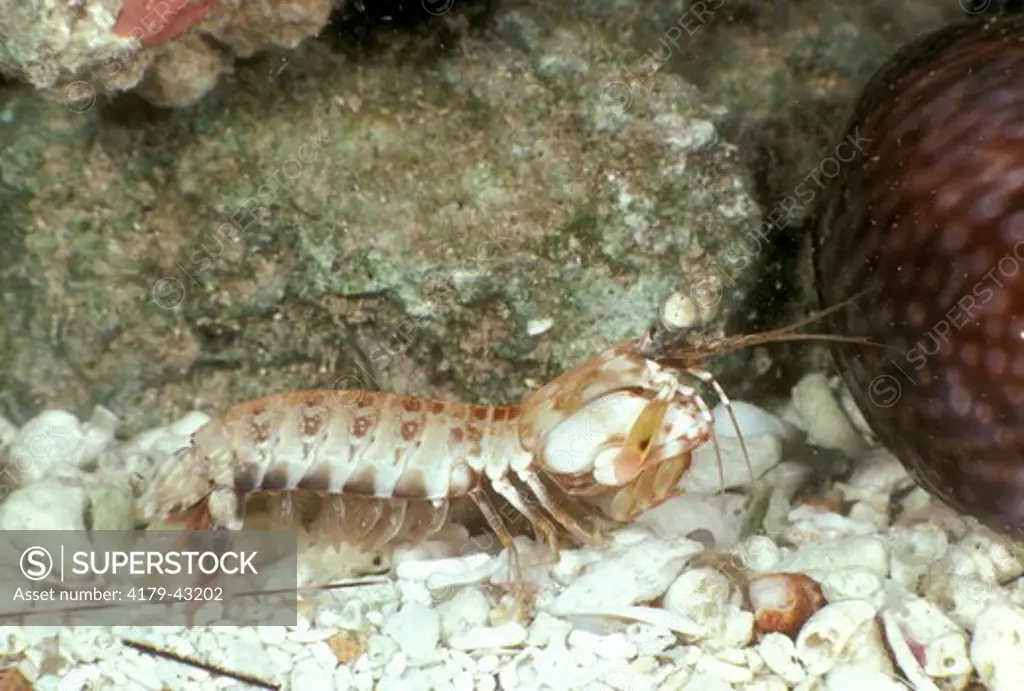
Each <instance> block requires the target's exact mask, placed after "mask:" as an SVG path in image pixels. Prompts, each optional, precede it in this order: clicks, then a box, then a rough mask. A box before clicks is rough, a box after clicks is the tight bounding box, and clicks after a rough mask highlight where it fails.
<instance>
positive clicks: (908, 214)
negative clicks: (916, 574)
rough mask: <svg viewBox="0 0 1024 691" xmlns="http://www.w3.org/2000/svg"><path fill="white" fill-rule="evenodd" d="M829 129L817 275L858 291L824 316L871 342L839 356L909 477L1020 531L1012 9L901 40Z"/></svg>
mask: <svg viewBox="0 0 1024 691" xmlns="http://www.w3.org/2000/svg"><path fill="white" fill-rule="evenodd" d="M839 141H840V142H843V141H846V142H852V141H856V142H857V144H858V147H856V148H857V151H856V154H857V155H856V156H854V157H853V159H852V160H849V161H845V162H843V163H842V165H841V167H840V170H839V171H838V173H837V174H836V175H835V176H834V177H833V178H832V179H831V180H829V181H828V183H827V184H826V186H825V190H824V191H823V193H822V195H821V198H820V207H819V209H818V215H817V218H816V228H815V245H816V247H815V269H816V283H817V288H818V292H819V297H820V298H821V300H822V302H823V304H824V306H830V305H835V304H838V303H841V302H843V301H845V300H849V299H850V298H853V297H854V296H856V295H858V294H861V293H864V294H863V295H862V296H861V297H860V298H858V299H857V300H856V302H855V304H854V305H853V306H851V307H849V308H845V309H842V310H841V311H839V312H838V313H837V314H835V315H834V316H833V317H832V318H831V319H830V322H829V324H828V329H829V331H830V332H831V333H836V334H842V335H849V336H862V337H868V338H870V339H871V340H872V341H874V342H875V343H878V344H882V345H883V346H884V347H872V346H859V345H852V346H851V345H836V346H835V348H834V349H833V353H834V356H835V359H836V362H837V364H838V366H839V369H840V370H841V372H842V374H843V377H844V378H845V380H846V382H847V383H848V384H849V386H850V388H851V390H852V392H853V395H854V397H855V399H856V401H857V404H858V406H859V408H860V409H861V411H862V412H863V414H864V416H865V418H866V419H867V421H868V424H869V425H870V426H871V427H872V429H873V430H874V431H875V433H876V434H877V435H878V437H879V439H880V441H881V442H882V443H883V444H884V445H885V446H886V447H888V448H889V450H891V451H892V452H893V453H894V454H895V455H896V456H898V457H899V459H900V460H901V461H902V463H903V464H904V466H905V467H906V468H907V469H908V470H909V471H910V472H911V474H912V475H913V476H914V478H915V479H916V480H917V482H918V483H919V484H920V485H921V486H923V487H924V488H925V489H927V490H928V491H930V492H931V493H932V494H934V495H935V496H937V497H939V498H940V499H942V500H943V501H945V502H946V503H947V504H949V505H950V506H952V507H954V508H955V509H957V510H959V511H960V512H962V513H964V514H968V515H971V516H974V517H975V518H977V519H978V520H980V521H982V522H983V523H985V524H987V525H989V526H991V527H993V528H995V529H997V530H1001V531H1003V532H1006V533H1008V534H1011V535H1013V536H1015V537H1024V18H1022V17H1020V16H1015V17H1010V18H1003V19H1000V20H992V21H988V22H980V21H975V22H970V23H966V24H961V25H955V26H951V27H947V28H944V29H941V30H939V31H937V32H935V33H932V34H930V35H928V36H925V37H923V38H921V39H919V40H917V41H915V42H913V43H912V44H910V45H908V46H907V47H905V48H904V49H902V50H901V51H899V52H898V53H897V55H896V56H895V57H894V58H893V59H892V60H891V61H890V62H888V63H887V64H886V65H884V66H883V67H882V68H881V69H880V70H879V71H877V72H876V73H875V75H874V76H873V77H872V78H871V79H870V80H869V82H868V83H867V85H866V86H865V88H864V89H863V91H862V92H861V95H860V97H859V99H858V101H857V103H856V104H855V107H854V110H853V114H852V115H851V117H850V120H849V121H848V123H847V127H846V130H845V132H844V134H843V138H841V139H840V140H839ZM849 153H850V145H847V147H846V151H845V153H844V155H845V156H846V157H847V158H849ZM836 156H837V157H838V153H837V154H836ZM840 160H843V159H840ZM864 291H866V293H865V292H864Z"/></svg>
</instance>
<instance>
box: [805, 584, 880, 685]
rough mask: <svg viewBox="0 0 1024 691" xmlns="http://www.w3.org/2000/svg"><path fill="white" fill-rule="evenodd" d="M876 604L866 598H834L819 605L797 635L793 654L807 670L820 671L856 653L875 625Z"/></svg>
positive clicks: (813, 672)
mask: <svg viewBox="0 0 1024 691" xmlns="http://www.w3.org/2000/svg"><path fill="white" fill-rule="evenodd" d="M876 612H877V608H876V607H875V606H874V605H873V604H871V603H870V602H867V601H865V600H846V601H843V602H836V603H833V604H830V605H827V606H826V607H824V608H822V609H820V610H819V611H818V612H817V613H815V614H814V615H813V616H812V617H811V618H810V619H809V620H808V621H807V623H806V624H804V626H803V628H802V629H801V630H800V634H799V636H798V637H797V639H796V654H797V657H798V658H799V660H800V661H801V662H802V663H803V664H804V667H805V668H806V669H807V671H808V672H809V673H810V674H813V675H816V676H817V675H822V674H825V673H826V672H828V671H829V670H830V669H832V668H833V667H834V666H836V665H837V664H839V663H840V662H844V661H846V660H848V659H850V658H851V657H852V656H853V655H854V654H855V653H856V646H857V645H860V644H861V643H862V639H863V638H864V636H865V634H867V632H869V631H870V630H874V628H875V613H876Z"/></svg>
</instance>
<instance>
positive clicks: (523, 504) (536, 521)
mask: <svg viewBox="0 0 1024 691" xmlns="http://www.w3.org/2000/svg"><path fill="white" fill-rule="evenodd" d="M491 485H492V486H493V487H494V491H495V492H497V493H498V494H500V495H501V496H502V497H504V498H505V500H506V501H508V503H509V504H511V505H512V508H514V509H515V510H516V511H518V512H519V513H521V514H523V515H524V516H526V518H527V519H529V521H530V525H531V526H533V529H534V531H535V532H536V534H537V538H538V539H539V540H541V541H542V542H545V543H547V546H548V553H549V558H550V559H551V563H556V562H557V561H558V529H557V528H556V527H555V526H554V525H553V524H552V523H551V521H549V520H548V519H547V518H546V517H544V515H542V514H541V513H540V512H539V511H537V510H536V509H534V508H533V507H532V506H530V504H529V502H527V500H526V499H525V498H524V497H523V495H522V494H520V493H519V490H517V489H516V488H515V487H514V486H513V485H512V483H510V482H509V481H508V480H505V479H501V480H494V481H493V482H492V483H491Z"/></svg>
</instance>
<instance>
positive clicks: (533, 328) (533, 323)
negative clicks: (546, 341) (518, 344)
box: [526, 317, 555, 336]
mask: <svg viewBox="0 0 1024 691" xmlns="http://www.w3.org/2000/svg"><path fill="white" fill-rule="evenodd" d="M554 325H555V320H554V319H550V318H547V317H545V318H543V319H531V320H529V321H528V322H526V333H527V334H529V335H530V336H540V335H541V334H544V333H547V332H548V331H550V330H551V327H552V326H554Z"/></svg>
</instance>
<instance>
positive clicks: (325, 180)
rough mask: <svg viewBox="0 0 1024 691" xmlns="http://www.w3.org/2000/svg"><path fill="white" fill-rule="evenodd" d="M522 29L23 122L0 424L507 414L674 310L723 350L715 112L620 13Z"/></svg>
mask: <svg viewBox="0 0 1024 691" xmlns="http://www.w3.org/2000/svg"><path fill="white" fill-rule="evenodd" d="M542 5H543V7H539V8H538V7H534V8H531V9H529V10H521V11H511V10H509V11H504V12H502V13H499V15H498V16H497V17H496V18H495V21H496V23H495V29H494V30H493V31H490V32H486V33H481V34H477V33H469V34H468V35H466V36H465V37H463V39H462V40H461V41H460V42H458V43H457V44H456V45H455V49H454V50H438V49H437V43H438V41H437V40H436V39H434V38H431V37H429V36H428V37H427V38H423V36H422V32H421V33H419V34H412V35H410V34H405V35H397V36H395V37H391V38H389V39H388V45H387V48H386V49H383V50H378V51H374V52H372V53H370V54H369V55H364V56H362V57H361V58H360V59H359V60H358V61H354V60H352V59H346V58H343V57H341V56H339V55H336V54H333V53H331V52H329V50H328V49H327V47H326V46H325V45H324V44H322V43H319V42H313V43H310V44H308V45H305V46H303V47H300V48H299V49H297V50H295V51H291V52H288V53H282V54H281V55H274V56H269V57H266V58H264V59H262V60H260V59H258V58H257V59H254V60H253V61H252V62H251V63H249V64H248V65H247V66H245V67H244V68H242V69H240V70H239V72H238V74H237V75H236V77H235V78H234V79H232V80H230V81H227V82H225V83H224V84H223V85H222V87H221V88H220V89H218V91H216V92H215V93H214V94H213V95H211V96H208V97H207V98H206V99H204V100H203V101H201V102H200V104H199V105H198V106H196V107H195V108H192V109H188V110H179V111H174V112H170V113H156V114H152V116H151V117H149V119H148V120H146V121H144V122H140V121H139V119H138V118H135V119H134V120H127V121H126V120H125V119H124V118H123V117H122V116H121V115H119V112H120V111H116V110H114V109H112V108H108V109H101V108H99V107H97V108H93V109H90V110H87V111H85V112H72V111H70V110H67V109H63V108H60V107H57V106H54V105H52V104H48V103H46V102H43V101H40V100H39V99H38V98H35V97H34V95H33V94H31V93H21V94H20V95H19V98H18V99H17V100H16V101H14V102H12V104H11V106H10V120H11V124H9V125H7V126H4V127H3V128H2V129H0V138H2V139H0V143H2V145H3V146H4V147H5V151H4V153H3V159H4V160H3V166H2V168H0V203H3V204H5V205H7V206H8V210H9V213H3V214H0V235H2V237H3V246H4V249H3V250H2V251H3V252H4V253H5V257H6V258H7V259H9V261H8V262H6V263H5V264H4V267H3V269H2V272H0V294H3V296H4V306H3V307H4V310H5V324H4V326H5V328H4V329H3V330H2V331H0V352H4V353H5V357H4V358H3V359H2V360H0V390H5V391H6V392H7V396H8V400H7V401H6V403H7V406H8V407H9V408H11V409H12V414H13V415H14V416H25V415H27V414H29V413H30V412H31V411H32V409H34V408H36V407H38V406H42V405H44V404H46V405H52V406H63V407H66V408H71V409H76V408H79V409H87V408H89V407H91V406H92V405H93V404H96V403H102V404H103V405H104V406H106V407H108V408H110V409H112V410H114V411H116V412H117V413H118V414H119V415H120V416H122V417H123V418H124V419H125V421H126V428H128V429H131V428H134V427H136V426H138V425H153V424H157V423H160V422H162V421H165V420H167V419H170V418H171V417H173V416H176V415H178V414H180V413H181V412H182V411H184V410H186V409H192V408H200V409H203V410H210V411H211V412H212V411H215V410H217V409H220V408H222V407H223V406H225V405H227V404H229V403H231V402H235V401H240V400H243V399H246V398H250V397H256V396H259V395H264V394H269V393H273V392H278V391H283V390H287V389H292V388H309V387H315V386H339V387H343V388H352V387H357V386H358V387H366V388H380V389H383V390H393V391H401V392H410V393H416V394H421V395H438V396H443V397H459V398H463V399H467V400H473V401H479V402H512V401H516V400H517V399H518V398H519V397H520V396H522V394H523V393H524V392H525V391H526V390H527V389H528V388H529V387H530V386H535V385H537V384H539V383H542V382H543V381H546V380H547V379H549V378H550V377H552V376H554V375H555V374H557V373H559V372H561V371H562V370H564V369H566V368H569V367H571V366H573V365H575V364H576V363H577V362H579V361H580V360H581V359H582V358H584V357H585V356H587V355H589V354H591V353H593V352H595V351H598V350H600V349H602V348H604V347H606V346H607V345H609V344H611V343H613V342H615V341H618V340H620V339H624V338H630V337H633V336H635V335H637V334H639V333H640V332H641V331H642V330H643V329H644V328H646V327H647V326H649V325H650V324H651V323H652V321H653V320H654V319H655V318H656V315H657V311H658V307H659V303H660V301H662V300H663V299H664V298H665V297H667V296H668V295H669V294H670V293H671V292H672V291H674V290H682V291H685V292H692V293H693V294H694V295H696V296H697V297H698V298H699V299H700V300H701V301H702V302H704V303H708V304H717V303H719V302H720V303H721V304H720V307H721V309H720V310H719V312H718V317H717V318H716V321H715V322H714V323H713V324H711V326H710V330H711V331H712V332H713V333H714V332H717V333H721V332H722V330H723V329H722V325H723V324H724V323H725V322H726V320H728V319H729V318H730V317H732V316H734V314H735V312H736V310H737V309H738V306H739V305H741V304H742V303H743V301H744V299H745V297H746V294H747V292H748V290H749V288H750V285H751V282H752V279H751V275H750V268H752V267H753V266H754V265H755V264H756V262H757V259H758V256H759V253H760V251H761V242H762V240H761V236H760V235H759V230H760V218H759V213H758V210H757V207H756V206H755V204H754V203H753V201H752V200H751V198H750V195H749V193H748V189H747V185H746V182H745V177H744V175H743V173H742V170H741V169H740V167H739V166H738V165H737V163H736V161H735V151H734V149H733V148H732V147H731V146H730V145H729V144H728V143H727V142H725V141H723V140H722V138H721V137H720V136H719V134H718V133H717V131H716V129H715V127H714V125H713V124H712V119H713V117H715V115H716V113H717V112H718V111H716V110H715V109H714V108H712V107H710V106H709V105H708V104H706V103H705V102H704V101H703V99H702V97H701V94H700V93H699V92H698V91H697V90H696V89H695V88H694V87H693V86H691V85H690V84H688V83H687V82H685V81H684V80H683V79H681V78H680V77H678V76H675V75H673V74H669V73H667V71H665V70H661V69H658V67H659V64H660V63H659V62H658V58H659V55H658V53H657V52H654V53H651V52H649V51H646V50H644V49H642V48H640V47H637V45H636V43H637V42H638V41H637V40H636V39H635V36H636V35H637V34H635V33H634V32H635V31H638V30H639V29H638V27H637V25H636V21H637V20H636V17H635V13H634V12H633V10H632V9H630V7H626V6H622V7H621V8H619V9H616V8H615V7H614V6H612V5H608V4H605V3H595V7H597V9H587V6H586V5H582V4H578V5H576V6H574V7H573V8H571V9H569V8H563V7H562V6H561V4H560V3H543V4H542ZM651 16H652V17H653V16H657V14H656V13H652V15H651ZM644 30H645V31H648V30H649V27H648V28H646V29H644Z"/></svg>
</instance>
